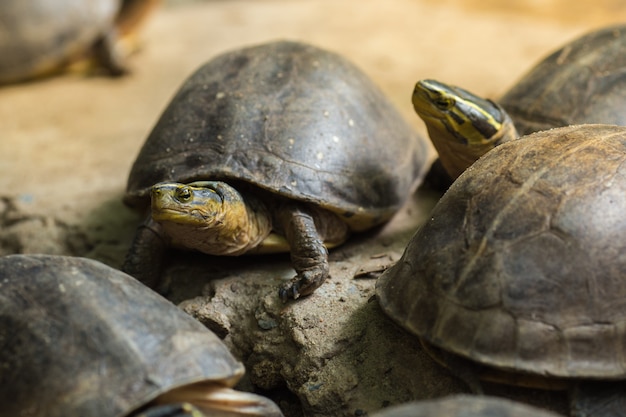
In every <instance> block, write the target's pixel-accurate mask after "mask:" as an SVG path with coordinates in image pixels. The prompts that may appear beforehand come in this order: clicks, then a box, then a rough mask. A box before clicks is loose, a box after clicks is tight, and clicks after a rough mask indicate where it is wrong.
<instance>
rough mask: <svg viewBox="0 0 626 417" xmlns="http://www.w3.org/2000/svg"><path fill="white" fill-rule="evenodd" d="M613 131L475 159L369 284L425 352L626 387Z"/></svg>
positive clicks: (622, 152)
mask: <svg viewBox="0 0 626 417" xmlns="http://www.w3.org/2000/svg"><path fill="white" fill-rule="evenodd" d="M625 196H626V127H620V126H608V125H582V126H571V127H565V128H558V129H553V130H549V131H543V132H539V133H535V134H532V135H529V136H526V137H522V138H520V139H519V140H516V141H512V142H508V143H506V144H503V145H501V146H499V147H497V148H495V149H494V150H492V151H490V152H488V153H487V154H486V155H485V156H483V157H482V158H481V159H479V160H478V161H477V162H476V163H475V164H474V165H472V166H471V167H470V168H469V169H468V170H467V171H465V172H464V173H463V174H462V175H461V176H460V177H459V178H458V179H457V181H456V182H455V183H454V184H453V185H452V186H451V187H450V189H449V190H448V192H447V193H446V194H445V195H444V196H443V197H442V199H441V200H440V201H439V202H438V204H437V205H436V206H435V208H434V209H433V211H432V215H431V218H430V220H429V221H427V222H426V223H425V224H423V225H422V226H421V227H420V229H419V230H418V231H417V232H416V234H415V235H414V236H413V238H412V239H411V241H410V243H409V245H408V246H407V248H406V250H405V252H404V254H403V256H402V258H401V260H400V261H399V262H398V263H397V264H396V265H394V266H393V267H392V268H390V269H389V270H388V271H386V272H385V273H384V274H383V275H381V277H380V280H379V281H378V283H377V294H378V297H379V300H380V304H381V306H382V308H383V310H384V311H385V312H386V313H387V314H388V315H389V316H390V317H391V318H392V319H394V320H395V321H396V322H397V323H399V324H400V325H401V326H403V327H404V328H406V329H407V330H409V331H410V332H412V333H414V334H416V335H418V336H420V337H421V338H423V339H424V340H425V341H427V342H429V343H431V344H433V345H435V346H437V347H439V348H442V349H444V350H447V351H449V352H452V353H455V354H458V355H461V356H463V357H466V358H469V359H472V360H474V361H477V362H479V363H481V364H484V365H488V366H491V367H495V368H497V369H500V370H505V371H520V372H528V373H533V374H540V375H543V376H556V377H576V378H589V379H594V378H603V379H613V378H615V379H617V378H621V379H623V378H625V377H626V355H624V352H626V239H624V234H625V233H626V216H624V212H626V197H625Z"/></svg>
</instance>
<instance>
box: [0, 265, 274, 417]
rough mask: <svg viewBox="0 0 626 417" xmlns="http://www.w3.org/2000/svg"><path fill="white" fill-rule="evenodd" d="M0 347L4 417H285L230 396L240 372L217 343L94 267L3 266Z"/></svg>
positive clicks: (173, 310) (157, 299)
mask: <svg viewBox="0 0 626 417" xmlns="http://www.w3.org/2000/svg"><path fill="white" fill-rule="evenodd" d="M0 346H1V347H2V348H1V349H0V367H1V368H2V372H1V373H0V402H1V403H2V407H1V408H0V416H2V417H4V416H6V417H9V416H10V417H14V416H25V417H39V416H41V417H57V416H58V417H67V416H81V417H90V416H92V417H126V416H133V417H134V416H137V415H142V416H146V417H165V416H170V417H182V416H185V417H201V416H204V415H211V416H213V415H217V416H233V415H261V416H266V415H271V416H281V415H282V414H281V413H280V411H279V410H278V408H277V407H276V405H275V404H273V403H272V402H271V401H269V400H267V399H265V398H264V397H260V396H257V395H255V394H251V393H244V392H237V391H234V390H232V389H231V387H232V386H233V385H234V384H235V383H236V382H237V381H238V380H239V379H240V377H241V376H242V375H243V372H244V369H243V366H242V365H241V363H239V362H238V361H237V360H236V359H235V358H234V357H233V356H232V355H231V354H230V353H229V351H228V350H227V348H226V347H225V346H224V344H223V343H222V342H221V341H220V339H219V338H218V337H217V336H215V335H214V334H213V333H212V332H210V331H209V330H207V329H206V328H205V327H204V326H202V325H201V324H200V323H198V322H197V321H195V320H194V319H192V318H191V317H189V316H188V315H186V314H185V313H183V312H182V311H181V310H179V309H178V308H177V307H176V306H174V305H173V304H172V303H170V302H169V301H167V300H166V299H164V298H162V297H161V296H160V295H158V294H156V293H155V292H153V291H151V290H150V289H148V288H146V287H145V286H144V285H142V284H141V283H139V282H137V281H136V280H135V279H133V278H132V277H130V276H128V275H126V274H124V273H122V272H120V271H117V270H115V269H112V268H110V267H108V266H106V265H104V264H101V263H99V262H96V261H93V260H88V259H84V258H72V257H62V256H47V255H11V256H6V257H2V258H0ZM190 392H191V393H192V394H191V395H190V394H189V393H190ZM194 393H202V395H195V396H194V395H193V394H194ZM202 396H204V397H205V398H204V400H200V399H199V398H202ZM219 398H222V400H221V401H220V400H219ZM211 399H213V400H214V404H213V405H210V400H211ZM228 401H230V403H229V402H228ZM192 404H194V405H192ZM201 410H202V411H201Z"/></svg>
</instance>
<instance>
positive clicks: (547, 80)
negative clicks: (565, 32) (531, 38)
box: [412, 24, 626, 188]
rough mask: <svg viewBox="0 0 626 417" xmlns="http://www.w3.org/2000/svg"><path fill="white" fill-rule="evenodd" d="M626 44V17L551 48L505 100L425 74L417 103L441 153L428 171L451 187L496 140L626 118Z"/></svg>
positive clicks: (414, 99) (414, 97) (415, 98)
mask: <svg viewBox="0 0 626 417" xmlns="http://www.w3.org/2000/svg"><path fill="white" fill-rule="evenodd" d="M624 51H626V25H624V24H622V25H615V26H609V27H604V28H601V29H598V30H595V31H592V32H590V33H587V34H585V35H583V36H582V37H579V38H577V39H575V40H573V41H571V42H569V43H567V44H566V45H564V46H562V47H561V48H559V49H557V50H556V51H554V52H552V53H550V54H549V55H548V56H547V57H545V58H544V59H543V60H541V61H540V62H539V63H538V64H536V65H535V66H534V67H533V68H532V69H531V70H530V71H528V72H527V73H526V74H525V75H524V76H523V77H522V78H521V79H520V80H518V81H517V82H516V83H515V84H514V85H513V87H511V88H510V89H509V91H508V92H506V93H505V94H504V95H503V96H502V97H501V98H500V100H498V102H495V101H493V100H490V99H486V98H482V97H480V96H478V95H476V94H473V93H472V92H469V91H467V90H465V89H463V88H461V87H458V86H454V85H449V84H446V83H443V82H440V81H437V80H433V79H425V80H420V81H418V82H417V83H416V85H415V88H414V90H413V94H412V102H413V106H414V108H415V111H416V113H417V114H418V115H419V116H420V118H421V119H422V120H423V121H424V123H425V124H426V127H427V129H428V133H429V136H430V139H431V141H432V142H433V144H434V146H435V148H436V150H437V152H438V154H439V159H438V160H437V162H436V164H435V165H434V166H433V170H432V173H431V174H430V175H429V178H433V183H434V184H435V186H436V187H438V188H447V187H448V186H449V184H450V182H451V180H454V179H456V178H457V177H458V176H459V174H460V173H461V172H463V171H464V170H465V169H466V168H467V167H468V166H469V165H471V164H472V163H473V162H474V161H476V159H478V158H479V157H480V156H482V155H483V154H485V153H486V152H488V151H489V150H491V149H493V148H494V147H495V146H497V145H499V144H501V143H504V142H507V141H510V140H514V139H516V138H518V137H519V136H521V135H526V134H529V133H532V132H536V131H540V130H547V129H550V128H553V127H561V126H569V125H574V124H585V123H603V124H616V125H626V112H624V111H623V108H624V106H625V105H626V53H625V52H624ZM446 177H448V179H446ZM438 181H441V183H440V184H441V185H440V186H437V184H438Z"/></svg>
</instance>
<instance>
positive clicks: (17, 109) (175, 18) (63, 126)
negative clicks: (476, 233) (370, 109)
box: [0, 0, 626, 415]
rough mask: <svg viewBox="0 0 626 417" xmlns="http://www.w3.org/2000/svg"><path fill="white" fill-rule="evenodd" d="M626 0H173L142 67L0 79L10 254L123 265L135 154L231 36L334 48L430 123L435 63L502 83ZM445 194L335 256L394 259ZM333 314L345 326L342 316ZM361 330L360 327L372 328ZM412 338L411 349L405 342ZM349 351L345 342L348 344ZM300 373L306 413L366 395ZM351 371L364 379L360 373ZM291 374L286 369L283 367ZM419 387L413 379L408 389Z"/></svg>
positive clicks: (4, 213)
mask: <svg viewBox="0 0 626 417" xmlns="http://www.w3.org/2000/svg"><path fill="white" fill-rule="evenodd" d="M623 6H624V2H623V1H617V0H614V1H611V0H597V1H579V2H576V3H575V4H573V3H572V2H569V1H565V0H552V1H521V0H519V1H507V2H502V1H497V0H483V1H480V0H472V1H462V0H448V1H445V0H437V1H434V0H394V1H382V0H362V1H342V2H339V1H335V2H333V1H327V0H326V1H325V0H298V1H288V0H268V1H259V0H250V1H244V0H232V1H169V2H165V3H164V5H163V7H161V8H160V9H158V10H157V11H156V12H155V14H154V15H153V16H152V18H151V19H150V20H149V21H148V22H147V24H146V26H145V28H144V30H143V31H142V32H141V39H142V48H141V49H140V50H139V51H138V53H137V54H136V55H135V56H133V57H132V60H131V66H132V69H133V73H132V74H131V75H129V76H126V77H123V78H120V79H108V78H103V77H84V76H81V75H77V74H69V75H65V76H60V77H54V78H49V79H45V80H41V81H37V82H33V83H27V84H20V85H14V86H6V87H3V88H2V89H0V254H6V253H13V252H31V253H32V252H47V253H59V254H71V255H81V256H89V257H92V258H96V259H99V260H102V261H104V262H105V263H108V264H110V265H112V266H115V267H119V265H120V264H121V262H122V259H123V256H124V254H125V252H126V250H127V248H128V245H129V243H130V240H131V238H132V235H133V232H134V228H135V226H136V224H137V222H138V221H139V215H138V214H136V213H133V212H131V211H130V210H129V209H127V208H126V207H124V206H123V205H122V203H121V197H122V195H123V192H124V188H125V183H126V177H127V175H128V171H129V169H130V166H131V164H132V162H133V160H134V158H135V156H136V154H137V152H138V150H139V148H140V146H141V145H142V143H143V141H144V140H145V138H146V136H147V134H148V132H149V131H150V129H151V128H152V126H153V124H154V123H155V121H156V120H157V118H158V116H159V114H160V112H161V111H162V110H163V109H164V108H165V106H166V105H167V103H168V100H169V99H170V98H171V96H172V95H173V94H174V92H175V91H176V89H177V88H178V87H179V85H180V84H181V83H182V81H183V80H184V79H185V78H186V77H187V76H188V75H189V74H190V73H191V72H192V71H193V70H194V69H195V68H197V67H198V66H199V65H200V64H201V63H203V62H205V61H206V60H208V59H209V58H211V57H212V56H213V55H215V54H217V53H220V52H222V51H225V50H228V49H231V48H236V47H239V46H242V45H247V44H253V43H259V42H263V41H266V40H272V39H278V38H286V39H295V40H302V41H306V42H310V43H313V44H315V45H317V46H320V47H323V48H327V49H330V50H333V51H336V52H339V53H341V54H343V55H345V56H346V57H348V58H349V59H351V60H352V61H353V62H355V63H356V64H357V65H358V66H360V67H361V68H362V69H363V70H364V71H365V72H366V73H367V74H369V75H370V76H371V77H372V78H373V79H374V81H375V82H376V83H378V84H379V85H380V87H381V88H382V89H383V91H384V92H385V93H387V94H388V95H389V97H390V98H391V100H392V102H393V103H394V104H395V105H396V106H397V108H398V109H399V110H400V112H401V113H402V114H403V115H404V116H405V117H406V119H407V120H408V121H409V122H410V123H411V124H412V125H413V126H414V127H415V128H416V129H417V130H419V131H420V132H422V133H425V129H424V127H423V125H422V124H421V121H419V120H418V118H417V117H416V116H415V115H414V114H413V111H412V107H411V103H410V93H411V91H412V88H413V84H414V83H415V81H416V80H418V79H421V78H436V79H440V80H442V81H445V82H449V83H453V84H457V85H460V86H464V87H465V88H467V89H469V90H472V91H474V92H476V93H478V94H483V95H486V96H489V97H498V95H500V94H502V93H503V92H504V91H505V90H506V89H507V88H508V87H509V86H511V85H512V84H513V83H514V82H515V81H516V80H517V79H518V78H519V77H521V75H522V74H523V73H524V72H526V71H527V70H528V69H529V68H530V67H531V65H532V64H533V63H534V62H536V61H537V60H539V59H540V58H541V57H543V56H545V55H546V54H547V53H548V52H550V51H551V50H553V49H555V48H556V47H558V46H560V45H561V44H563V43H564V42H566V41H568V40H570V39H573V38H574V37H576V36H578V35H581V34H583V33H584V32H587V31H589V30H591V29H593V28H596V27H600V26H603V25H606V24H610V23H613V22H619V21H620V20H623V19H624V18H625V17H626V8H624V7H623ZM435 200H436V197H433V196H426V197H424V198H415V199H413V201H412V202H411V204H410V205H409V206H408V207H407V208H405V209H404V210H403V212H402V213H401V215H399V216H398V218H397V219H396V220H395V221H394V222H393V223H392V224H391V225H390V226H389V227H388V228H387V229H385V230H383V232H382V234H381V236H382V237H381V236H377V237H376V238H375V239H374V240H372V241H368V240H367V237H366V238H365V240H361V241H359V242H357V243H355V244H353V245H352V246H349V247H348V248H347V249H345V251H344V252H338V253H337V254H336V255H334V258H332V260H333V262H334V263H333V264H332V265H331V270H332V269H333V268H335V275H336V276H337V279H338V280H339V281H338V282H341V279H346V280H351V279H352V278H353V276H354V274H355V271H356V269H355V268H356V267H357V266H358V265H362V264H363V263H367V262H370V261H371V262H376V259H378V258H377V256H378V254H379V253H380V249H381V248H385V249H384V250H385V256H387V258H388V259H390V260H395V259H397V256H399V254H400V253H401V250H402V248H403V246H404V244H405V243H406V241H407V240H408V238H409V237H410V235H411V233H412V231H413V230H414V229H415V227H417V226H418V225H419V222H420V221H421V220H422V219H423V218H424V217H425V216H426V215H427V214H428V211H429V209H430V207H432V204H433V203H434V201H435ZM370 237H371V236H370ZM385 239H386V240H385ZM368 260H369V261H368ZM254 262H258V261H254ZM254 262H253V264H254ZM281 262H282V263H281ZM279 263H281V266H280V267H281V268H283V269H284V268H288V264H287V263H286V262H284V260H280V261H279ZM226 265H229V264H228V263H227V264H226ZM285 265H287V266H285ZM220 268H222V269H220V270H221V271H223V267H220ZM262 270H263V269H262V268H261V271H262ZM341 271H344V272H345V274H344V275H345V277H343V275H342V272H341ZM284 274H286V275H289V274H290V272H289V271H288V270H287V272H284ZM225 275H228V274H227V273H225V272H222V276H225ZM342 277H343V278H342ZM363 282H364V281H361V282H359V283H356V284H354V285H353V287H354V288H356V290H357V291H360V292H361V295H360V296H359V297H357V298H358V299H359V300H360V301H359V302H357V303H356V304H354V305H355V306H356V307H355V308H359V309H360V310H359V311H363V308H366V309H367V308H370V307H363V306H364V305H366V303H367V301H368V299H369V297H370V296H371V295H372V291H373V280H370V281H369V283H363ZM205 284H206V282H202V285H200V284H197V285H195V286H194V285H191V286H187V287H184V288H183V289H181V290H179V291H178V292H176V291H174V293H173V295H172V299H173V300H174V301H176V302H183V301H185V300H187V302H186V304H185V305H186V307H187V310H188V311H190V312H191V313H192V314H193V313H195V315H196V316H198V315H202V314H203V313H202V311H201V310H202V309H203V308H207V306H209V307H210V305H211V302H213V303H214V304H215V302H216V301H215V299H214V298H215V296H216V294H217V295H218V296H219V288H220V285H221V284H213V287H211V288H210V289H208V290H207V287H206V286H205ZM207 285H208V284H207ZM229 285H230V284H229ZM268 285H269V284H263V283H261V284H259V287H258V288H260V289H261V290H262V291H265V290H263V288H266V289H267V288H270V287H269V286H268ZM350 285H352V284H350ZM181 288H182V287H181ZM216 288H217V289H216ZM229 288H232V286H231V287H229ZM350 288H352V287H350ZM344 290H345V288H344ZM267 291H270V290H269V289H267ZM331 292H332V291H331ZM207 293H211V294H210V297H209V299H205V300H202V299H198V297H203V296H205V297H206V296H207ZM267 294H269V293H267ZM334 294H335V295H337V293H334ZM342 294H343V293H342ZM248 296H250V294H248ZM344 296H345V298H344V299H343V301H341V302H345V300H346V298H347V299H349V298H350V295H349V294H348V295H346V294H344ZM342 297H343V296H342ZM218 298H219V297H218ZM257 298H258V299H260V300H264V301H263V302H264V303H265V304H264V305H265V307H264V308H265V310H264V313H263V314H266V313H267V314H270V313H271V314H274V313H277V312H278V311H279V310H280V311H281V313H280V314H281V315H282V316H281V317H283V318H282V319H281V320H287V321H289V320H291V321H289V323H291V325H294V323H296V325H297V326H302V328H306V326H305V324H303V323H302V320H303V317H304V316H306V314H307V310H303V311H300V312H298V311H297V309H294V310H292V311H291V312H289V313H288V314H286V315H285V314H284V312H282V309H281V308H279V307H277V306H275V305H274V304H272V302H269V301H267V297H265V298H264V296H259V297H257ZM220 300H222V301H223V299H220ZM323 300H324V295H323V292H322V295H320V296H319V297H318V298H317V301H312V302H311V303H312V304H315V307H314V308H318V309H328V308H334V307H329V306H328V305H327V304H325V301H324V302H322V301H323ZM218 301H219V300H218ZM268 303H269V304H268ZM255 306H256V307H255V308H257V307H258V305H255ZM302 306H304V307H299V308H303V309H306V304H305V303H302ZM213 308H215V306H213ZM312 308H313V307H312ZM258 311H259V310H258V309H257V311H256V313H257V314H258ZM224 314H225V313H224ZM238 314H239V313H238ZM251 314H254V312H252V313H251ZM277 314H278V313H277ZM372 314H373V313H372ZM376 314H378V313H376ZM209 316H210V314H209V315H207V314H205V319H206V320H207V321H208V322H210V323H212V324H213V325H215V326H217V327H219V323H218V322H219V320H218V321H217V322H216V321H215V318H214V317H213V318H211V317H209ZM285 317H287V318H285ZM257 319H258V317H257ZM224 320H225V321H224V323H226V322H229V320H230V319H228V318H225V319H224ZM259 320H261V319H258V320H257V322H258V321H259ZM263 320H265V319H263ZM216 323H217V324H216ZM224 323H222V325H224V326H226V325H225V324H224ZM227 324H228V323H227ZM360 325H363V324H362V323H361V324H360ZM285 326H287V324H285ZM337 326H338V328H343V327H344V323H338V324H337ZM377 326H378V327H381V328H384V327H385V325H384V324H378V325H377ZM226 327H228V328H225V330H224V329H223V330H224V334H225V335H226V336H230V337H226V339H227V341H228V342H229V343H230V344H231V347H232V348H233V349H234V350H235V351H238V352H239V354H240V356H241V357H242V360H244V361H246V362H247V360H248V359H249V358H250V355H251V354H252V353H251V352H250V349H252V348H249V349H248V348H246V347H245V345H246V343H249V341H246V340H244V339H245V337H243V336H241V334H240V333H238V331H239V330H238V328H237V326H236V325H234V326H231V325H230V324H228V326H226ZM279 327H280V326H279ZM231 328H232V329H233V330H232V331H231ZM241 331H243V330H241ZM333 331H334V330H333ZM379 331H383V330H379ZM229 333H230V334H229ZM373 334H374V336H375V335H380V334H379V333H373ZM283 336H284V335H283ZM289 337H291V338H294V337H295V338H297V337H302V335H301V334H300V335H294V334H290V336H289ZM307 337H313V336H310V335H309V336H307ZM320 337H326V336H325V335H323V334H322V335H320ZM367 337H371V335H370V336H367ZM394 337H395V336H394ZM268 340H269V339H268ZM346 340H349V338H348V339H346ZM359 340H363V337H362V335H361V339H359ZM237 341H239V342H237ZM237 343H240V345H239V346H238V345H237ZM298 343H299V344H298V346H299V348H302V346H312V345H315V341H313V342H312V343H313V344H312V345H307V343H310V342H306V341H305V342H302V341H301V340H300V341H299V342H298ZM403 343H405V344H404V345H403V346H404V348H403V349H405V348H407V346H409V345H410V342H403ZM407 343H408V344H407ZM344 344H345V343H344ZM246 349H248V350H246ZM268 349H269V348H268ZM353 353H354V352H353V351H350V350H349V349H348V350H346V352H345V354H346V355H348V354H353ZM255 354H256V356H255V357H254V358H253V359H254V360H256V361H257V362H255V363H256V364H257V365H258V363H260V362H262V360H261V359H259V352H256V353H255ZM272 354H276V352H274V351H273V352H272ZM368 355H373V353H371V352H370V353H368ZM366 356H367V355H366ZM420 360H423V359H420ZM253 365H254V364H253ZM257 368H258V369H257V372H256V374H255V372H254V371H253V378H254V377H256V378H257V379H258V378H259V377H260V376H259V375H262V374H263V372H265V373H268V372H270V371H268V370H267V369H264V368H263V366H261V365H259V366H257ZM318 368H319V367H318ZM317 371H319V369H317V370H316V372H317ZM271 372H274V374H273V375H272V378H288V377H289V375H288V374H289V372H287V371H285V369H282V370H280V369H279V370H276V369H272V370H271ZM271 372H270V373H271ZM255 375H256V376H255ZM316 375H317V374H316ZM316 377H320V376H319V375H317V376H316ZM356 378H357V380H358V377H356ZM298 383H299V384H300V385H298V386H296V385H295V384H296V383H295V382H293V381H292V380H287V382H286V385H287V386H288V388H289V389H290V390H291V391H293V392H295V393H296V396H297V397H298V398H299V400H301V401H303V402H307V401H308V403H307V404H305V405H304V412H305V414H309V415H351V413H352V414H354V413H356V411H355V410H361V408H358V407H357V408H355V407H356V406H354V407H352V406H353V404H349V406H342V407H339V408H341V411H337V410H333V409H332V407H331V408H328V406H327V405H323V406H320V405H319V404H321V403H320V401H328V400H327V399H326V400H320V399H319V398H318V397H315V398H313V397H310V396H308V397H307V395H308V394H307V393H306V392H305V391H307V390H305V389H304V388H303V387H306V386H308V387H310V386H311V385H310V383H311V382H310V381H304V382H303V381H299V382H298ZM348 383H351V384H352V385H353V388H354V386H357V385H358V383H355V382H354V381H348ZM281 384H283V385H284V384H285V381H282V382H280V383H279V382H277V383H276V385H281ZM307 384H309V385H307ZM450 384H452V383H450ZM270 385H271V384H270ZM452 385H454V384H452ZM281 386H282V385H281ZM446 386H447V387H449V386H450V385H449V384H448V385H446ZM268 388H270V389H271V388H275V387H274V386H268ZM446 389H447V388H446ZM456 390H458V388H455V389H450V390H448V391H456ZM310 391H311V390H308V391H307V392H310ZM318 391H319V390H318ZM388 391H390V392H391V391H394V387H393V386H391V387H390V388H388ZM444 391H445V392H448V391H446V390H439V388H435V389H434V390H431V391H428V389H426V391H423V394H422V397H424V396H429V395H431V396H432V395H436V394H438V393H439V394H440V393H443V392H444ZM424 392H425V393H424ZM332 394H333V395H335V393H334V392H333V393H332ZM366 394H367V393H366ZM366 394H363V392H362V393H361V394H359V395H355V396H353V397H354V398H356V399H355V400H354V401H357V402H358V401H364V400H363V397H364V396H366ZM403 395H404V394H403ZM409 396H410V395H409V393H406V395H405V397H404V398H408V397H409ZM311 401H318V403H315V404H311ZM366 403H367V407H370V408H376V405H372V404H371V403H368V402H366ZM324 404H326V403H324ZM382 405H385V404H379V405H378V406H382ZM292 406H293V404H292ZM316 407H317V408H316ZM324 407H326V408H324ZM350 407H352V408H350ZM367 407H365V408H367ZM296 408H297V407H296ZM320 410H321V411H320ZM357 414H358V413H357Z"/></svg>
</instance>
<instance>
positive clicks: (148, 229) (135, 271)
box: [122, 215, 168, 289]
mask: <svg viewBox="0 0 626 417" xmlns="http://www.w3.org/2000/svg"><path fill="white" fill-rule="evenodd" d="M167 246H168V245H167V242H166V239H165V236H164V234H163V231H162V228H161V226H160V225H159V224H158V223H157V222H155V221H154V220H152V217H151V216H150V215H148V217H147V218H146V220H145V221H144V222H143V223H142V224H141V225H139V227H138V228H137V232H136V233H135V238H134V240H133V243H132V245H131V247H130V249H129V250H128V253H127V254H126V260H125V261H124V265H122V271H124V272H126V273H127V274H129V275H131V276H133V277H135V278H136V279H137V280H138V281H140V282H142V283H143V284H145V285H146V286H147V287H149V288H152V289H158V287H159V286H160V284H161V270H162V266H163V257H164V255H165V252H166V250H167Z"/></svg>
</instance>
